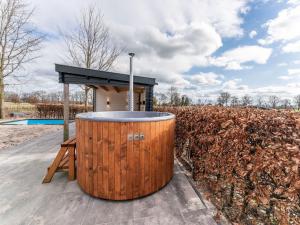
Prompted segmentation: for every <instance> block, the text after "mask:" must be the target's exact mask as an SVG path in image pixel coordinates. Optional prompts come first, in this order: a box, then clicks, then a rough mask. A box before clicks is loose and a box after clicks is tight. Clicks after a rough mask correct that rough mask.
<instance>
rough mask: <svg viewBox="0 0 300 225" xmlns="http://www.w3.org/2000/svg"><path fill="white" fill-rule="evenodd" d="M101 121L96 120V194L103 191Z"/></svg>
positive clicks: (100, 193) (101, 193) (100, 194)
mask: <svg viewBox="0 0 300 225" xmlns="http://www.w3.org/2000/svg"><path fill="white" fill-rule="evenodd" d="M102 125H103V122H97V157H98V159H97V176H98V177H97V182H98V189H97V191H98V196H102V195H103V193H104V191H103V181H102V177H103V175H102V174H103V136H102V135H103V131H102Z"/></svg>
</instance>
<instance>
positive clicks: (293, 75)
mask: <svg viewBox="0 0 300 225" xmlns="http://www.w3.org/2000/svg"><path fill="white" fill-rule="evenodd" d="M297 78H300V69H288V74H287V75H285V76H280V77H279V79H281V80H292V79H297Z"/></svg>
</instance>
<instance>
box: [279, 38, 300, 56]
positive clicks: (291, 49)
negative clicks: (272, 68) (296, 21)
mask: <svg viewBox="0 0 300 225" xmlns="http://www.w3.org/2000/svg"><path fill="white" fill-rule="evenodd" d="M282 51H283V52H286V53H297V52H300V40H299V41H295V42H291V43H288V44H286V45H285V46H283V47H282Z"/></svg>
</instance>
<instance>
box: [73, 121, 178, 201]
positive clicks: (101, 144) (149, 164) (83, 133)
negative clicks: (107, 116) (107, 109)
mask: <svg viewBox="0 0 300 225" xmlns="http://www.w3.org/2000/svg"><path fill="white" fill-rule="evenodd" d="M174 126H175V124H174V121H157V122H145V123H143V122H134V123H133V122H131V123H130V122H123V123H116V122H100V121H92V122H91V121H90V122H89V121H85V120H81V121H80V120H77V121H76V129H77V132H76V134H77V160H78V161H77V172H78V183H79V184H80V186H81V187H82V189H83V190H85V191H86V192H88V193H90V194H91V195H93V196H96V197H101V198H106V199H115V200H125V199H132V198H137V197H140V196H143V195H147V194H150V193H152V192H154V191H156V190H158V189H160V188H161V187H163V186H164V185H165V184H166V183H167V182H168V181H169V179H170V178H171V177H172V174H173V157H174V154H173V146H174ZM135 133H136V134H139V133H144V138H145V139H144V140H132V141H129V140H128V134H135ZM91 137H92V138H91ZM91 174H94V176H92V179H90V176H91Z"/></svg>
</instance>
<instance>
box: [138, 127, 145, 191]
mask: <svg viewBox="0 0 300 225" xmlns="http://www.w3.org/2000/svg"><path fill="white" fill-rule="evenodd" d="M139 124H140V128H139V131H140V133H142V134H145V123H139ZM145 150H146V147H145V139H144V140H140V146H139V154H140V159H139V165H140V171H139V181H140V183H139V195H145V194H146V191H145Z"/></svg>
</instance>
